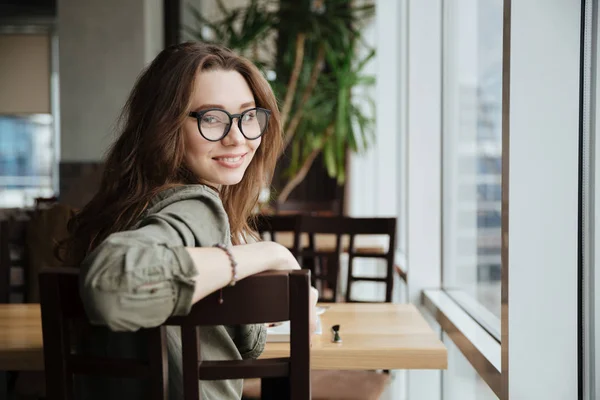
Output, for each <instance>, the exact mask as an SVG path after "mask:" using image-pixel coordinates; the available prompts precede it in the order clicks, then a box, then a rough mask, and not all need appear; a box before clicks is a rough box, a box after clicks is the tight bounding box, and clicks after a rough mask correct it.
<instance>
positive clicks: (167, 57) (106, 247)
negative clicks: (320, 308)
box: [65, 43, 316, 400]
mask: <svg viewBox="0 0 600 400" xmlns="http://www.w3.org/2000/svg"><path fill="white" fill-rule="evenodd" d="M122 120H123V124H122V130H121V133H120V136H119V137H118V139H117V141H116V142H115V143H114V145H113V146H112V148H111V150H110V152H109V153H108V156H107V159H106V163H105V170H104V175H103V179H102V183H101V187H100V190H99V191H98V193H97V194H96V195H95V197H94V198H93V199H92V200H91V201H90V203H89V204H88V205H87V206H86V207H85V208H84V209H83V210H81V212H79V213H78V214H77V215H76V216H75V217H74V218H73V219H72V220H71V221H70V222H69V229H70V233H71V236H70V240H69V241H68V242H67V243H66V246H65V249H66V250H67V254H66V255H67V259H68V260H69V261H70V262H71V263H73V264H74V265H80V266H81V287H80V289H81V296H82V299H83V302H84V304H85V307H86V311H87V313H88V316H89V317H90V319H91V321H92V322H93V323H94V324H98V325H104V326H107V327H108V328H109V329H102V328H98V329H97V330H94V332H93V334H91V335H86V337H85V343H84V344H82V346H83V348H84V349H87V351H91V352H95V353H98V354H119V355H121V356H126V357H141V356H143V354H144V344H143V343H142V342H141V341H140V340H138V339H137V337H136V334H135V331H136V330H138V329H139V328H147V327H154V326H157V325H160V324H161V323H162V322H164V321H165V320H166V319H167V318H168V317H169V316H172V315H185V314H187V313H188V312H189V311H190V308H191V306H192V304H194V303H195V302H197V301H198V300H200V299H202V298H204V297H205V296H207V295H208V294H210V293H212V292H214V291H216V290H218V289H220V288H222V287H224V286H227V285H229V284H233V283H235V281H236V280H240V279H243V278H245V277H247V276H249V275H252V274H256V273H258V272H262V271H265V270H270V269H295V268H299V266H298V264H297V262H296V260H295V258H294V257H293V256H292V255H291V253H290V252H289V251H288V250H287V249H286V248H285V247H283V246H281V245H279V244H277V243H274V242H256V243H252V244H245V243H248V242H251V241H253V240H251V236H252V230H251V228H250V227H249V225H248V221H249V219H250V217H251V212H252V210H253V209H254V207H255V206H256V204H257V200H258V195H259V191H260V189H261V187H262V186H263V185H264V184H265V183H266V182H268V181H269V179H270V177H271V175H272V173H273V170H274V167H275V162H276V158H277V154H278V152H279V149H280V146H281V143H282V140H281V125H280V116H279V111H278V109H277V102H276V99H275V97H274V95H273V92H272V91H271V88H270V86H269V84H268V82H267V81H266V80H265V79H264V77H263V76H262V75H261V73H260V72H259V70H258V69H257V68H256V67H255V66H254V65H253V64H252V63H251V62H249V61H248V60H246V59H244V58H242V57H240V56H238V55H236V54H234V53H233V52H231V51H229V50H226V49H224V48H221V47H218V46H213V45H206V44H200V43H184V44H180V45H175V46H171V47H169V48H167V49H165V50H164V51H162V52H161V53H160V54H159V55H158V56H157V58H156V59H155V60H154V61H153V62H152V63H151V65H150V66H149V67H148V68H147V69H146V70H145V71H144V72H143V74H142V75H141V76H140V77H139V79H138V81H137V83H136V84H135V87H134V88H133V91H132V92H131V95H130V97H129V99H128V101H127V103H126V105H125V108H124V111H123V116H122ZM224 301H227V299H226V298H225V299H224ZM311 302H312V303H313V306H314V304H315V303H316V295H315V292H312V293H311ZM311 309H312V307H311ZM311 317H312V320H313V321H314V318H315V317H314V311H313V314H312V316H311ZM112 331H129V332H130V333H126V334H119V335H115V334H114V333H112ZM201 341H202V346H201V348H202V351H203V357H204V358H205V359H213V360H222V359H242V358H253V357H257V356H258V355H260V353H261V352H262V350H263V347H264V343H265V328H264V326H262V325H247V326H235V327H229V326H216V327H207V328H203V329H202V330H201ZM168 343H169V389H170V399H181V398H183V395H182V390H181V379H182V372H181V341H180V336H179V332H178V331H176V330H175V329H172V328H169V330H168ZM77 386H78V387H77V390H78V391H79V393H80V395H81V398H85V399H95V398H98V399H107V398H110V399H113V400H115V399H121V398H123V399H128V400H132V399H142V398H145V395H146V394H145V393H144V385H143V382H136V381H129V380H119V381H117V380H115V379H106V380H99V379H95V380H93V379H91V378H90V379H86V380H82V381H80V383H79V384H78V385H77ZM201 389H202V394H203V397H202V398H203V399H239V398H240V397H241V390H242V382H241V381H239V380H236V381H233V380H232V381H215V382H210V381H206V382H203V383H202V384H201Z"/></svg>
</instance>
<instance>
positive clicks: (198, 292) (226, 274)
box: [186, 242, 300, 303]
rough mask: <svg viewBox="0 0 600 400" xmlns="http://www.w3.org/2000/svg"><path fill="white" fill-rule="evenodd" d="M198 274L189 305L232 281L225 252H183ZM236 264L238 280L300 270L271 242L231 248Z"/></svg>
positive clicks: (290, 255)
mask: <svg viewBox="0 0 600 400" xmlns="http://www.w3.org/2000/svg"><path fill="white" fill-rule="evenodd" d="M186 250H187V251H188V253H189V254H190V257H191V258H192V260H193V262H194V265H195V267H196V271H197V273H198V275H197V279H195V287H194V296H193V298H192V302H193V303H196V302H197V301H199V300H201V299H203V298H204V297H206V296H208V295H209V294H211V293H213V292H214V291H215V290H218V289H220V288H222V287H224V286H227V284H228V283H229V282H230V281H231V273H232V271H231V262H230V261H229V258H228V257H227V253H225V252H224V251H223V250H221V249H218V248H204V247H199V248H198V247H193V248H187V249H186ZM231 253H232V255H233V258H234V259H235V261H236V262H237V267H236V270H237V279H238V280H241V279H244V278H246V277H248V276H250V275H254V274H257V273H259V272H263V271H267V270H272V269H300V266H299V265H298V262H297V261H296V259H295V258H294V256H293V255H292V254H291V253H290V251H289V250H288V249H286V248H285V247H283V246H282V245H280V244H278V243H274V242H258V243H252V244H244V245H240V246H233V247H232V248H231Z"/></svg>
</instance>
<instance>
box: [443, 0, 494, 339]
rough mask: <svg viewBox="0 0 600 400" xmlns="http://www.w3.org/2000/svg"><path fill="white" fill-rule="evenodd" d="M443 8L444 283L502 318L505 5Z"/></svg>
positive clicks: (468, 1) (471, 1) (461, 1)
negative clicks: (501, 259) (503, 28)
mask: <svg viewBox="0 0 600 400" xmlns="http://www.w3.org/2000/svg"><path fill="white" fill-rule="evenodd" d="M443 7H444V9H443V12H444V20H443V21H444V22H443V37H444V39H443V60H442V63H443V83H442V85H443V128H442V130H443V141H442V143H443V144H442V147H443V152H442V153H443V173H442V182H443V183H442V187H443V197H442V198H443V202H442V203H443V209H442V210H443V211H442V212H443V283H444V287H445V288H446V289H452V291H451V292H449V293H452V294H457V296H456V298H455V299H456V300H457V301H461V300H462V299H464V298H465V294H466V295H467V296H468V297H471V298H474V299H475V300H476V301H477V302H478V303H481V304H483V305H484V306H485V309H487V310H488V311H489V312H491V313H492V314H494V315H495V316H496V317H498V318H499V317H500V265H501V262H500V249H501V223H500V221H501V218H500V215H501V198H502V189H501V184H502V173H501V172H502V168H501V167H502V123H501V122H502V24H503V21H502V15H503V4H502V1H501V0H485V1H484V0H457V1H445V2H444V5H443ZM453 297H454V296H453ZM495 330H496V331H497V332H498V331H499V328H498V327H496V329H495Z"/></svg>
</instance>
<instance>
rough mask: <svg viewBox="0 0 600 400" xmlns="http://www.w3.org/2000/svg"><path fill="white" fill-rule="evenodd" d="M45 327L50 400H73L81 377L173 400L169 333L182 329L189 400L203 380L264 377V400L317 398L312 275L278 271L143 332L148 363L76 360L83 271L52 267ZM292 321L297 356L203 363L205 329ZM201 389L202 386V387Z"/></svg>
mask: <svg viewBox="0 0 600 400" xmlns="http://www.w3.org/2000/svg"><path fill="white" fill-rule="evenodd" d="M40 291H41V307H42V328H43V335H44V359H45V370H46V395H47V399H48V400H58V399H60V400H65V399H67V400H70V399H73V375H77V374H87V375H99V376H118V377H122V378H125V377H129V378H132V379H135V378H137V379H146V380H147V382H148V389H149V397H148V398H151V399H156V400H158V399H161V400H164V399H167V397H168V382H167V379H168V362H167V354H166V351H167V348H166V329H165V328H166V326H167V325H177V326H180V327H181V336H182V354H183V372H184V376H183V385H184V398H185V399H186V400H192V399H200V393H199V381H203V380H220V379H242V378H253V377H260V378H262V392H263V397H262V398H268V399H275V398H276V399H282V398H286V399H293V400H296V399H297V400H300V399H302V400H306V399H309V398H310V341H309V310H308V304H309V300H308V296H309V273H308V272H307V271H302V270H301V271H273V272H265V273H262V274H258V275H255V276H251V277H249V278H246V279H244V280H242V281H240V282H238V283H237V284H236V285H235V286H234V287H231V288H230V287H227V288H224V289H223V292H224V293H223V296H224V298H225V301H224V302H223V303H222V304H219V302H218V298H219V295H218V293H213V294H212V295H209V296H207V297H206V298H205V299H203V300H201V301H199V302H198V303H196V304H195V305H194V306H193V307H192V310H191V312H190V314H189V315H187V316H182V317H172V318H169V319H168V320H167V321H166V322H165V324H163V325H161V326H159V327H156V328H152V329H146V330H142V331H141V333H142V335H143V336H144V337H145V338H146V340H147V345H148V355H149V358H148V361H147V362H141V361H136V360H131V359H115V358H99V357H90V356H84V355H81V354H74V353H73V352H72V346H71V344H72V341H73V339H74V338H72V337H71V336H72V335H71V330H70V328H69V327H70V323H71V322H77V321H78V323H80V324H81V323H84V324H85V321H86V315H85V312H84V309H83V305H82V303H81V300H80V297H79V291H78V271H77V270H76V269H72V268H52V269H48V270H45V271H43V272H42V273H41V274H40ZM284 320H290V321H291V326H292V328H291V329H292V330H291V339H290V357H287V358H275V359H260V360H242V361H237V360H235V361H203V360H202V359H201V358H200V356H199V354H200V351H199V350H200V349H199V347H200V343H199V339H198V327H199V326H202V325H235V324H251V323H263V322H275V321H284ZM200 384H201V383H200Z"/></svg>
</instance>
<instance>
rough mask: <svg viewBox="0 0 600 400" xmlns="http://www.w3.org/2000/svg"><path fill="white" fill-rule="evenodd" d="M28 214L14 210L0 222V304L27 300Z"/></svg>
mask: <svg viewBox="0 0 600 400" xmlns="http://www.w3.org/2000/svg"><path fill="white" fill-rule="evenodd" d="M30 214H31V213H30V212H28V211H25V210H16V211H15V212H12V213H10V214H8V215H5V216H3V218H2V219H1V220H0V303H24V302H25V301H26V300H27V298H26V297H27V286H26V281H27V277H26V274H27V272H28V271H27V251H26V241H25V238H26V235H27V224H28V222H29V218H30Z"/></svg>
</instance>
